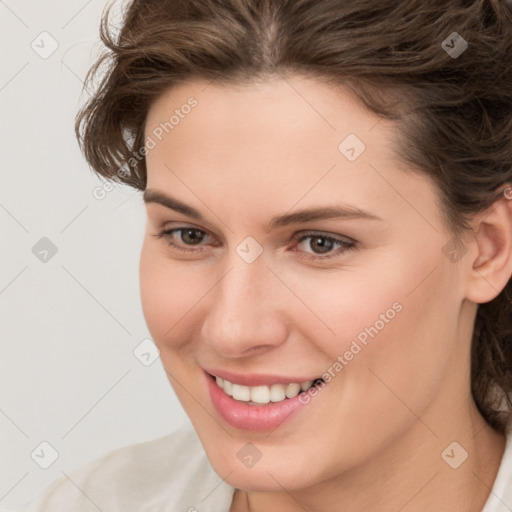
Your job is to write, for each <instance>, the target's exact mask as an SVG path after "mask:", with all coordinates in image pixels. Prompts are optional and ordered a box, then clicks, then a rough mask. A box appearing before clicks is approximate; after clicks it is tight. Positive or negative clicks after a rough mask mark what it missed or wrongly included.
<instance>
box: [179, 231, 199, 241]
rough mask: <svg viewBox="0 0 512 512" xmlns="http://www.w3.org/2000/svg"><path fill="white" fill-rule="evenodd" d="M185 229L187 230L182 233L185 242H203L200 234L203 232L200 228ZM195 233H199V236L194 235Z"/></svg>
mask: <svg viewBox="0 0 512 512" xmlns="http://www.w3.org/2000/svg"><path fill="white" fill-rule="evenodd" d="M184 231H185V232H184V234H183V235H182V238H183V241H184V242H186V243H192V244H197V243H199V242H201V240H202V236H201V235H200V233H201V232H200V231H199V230H198V229H186V230H184ZM194 234H196V235H197V234H199V236H194Z"/></svg>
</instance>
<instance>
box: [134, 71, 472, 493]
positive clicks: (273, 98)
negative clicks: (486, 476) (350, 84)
mask: <svg viewBox="0 0 512 512" xmlns="http://www.w3.org/2000/svg"><path fill="white" fill-rule="evenodd" d="M378 121H379V119H378V118H376V117H374V116H373V115H371V114H369V113H368V112H367V111H365V110H364V109H363V108H361V107H360V106H358V104H356V103H355V102H354V100H353V99H352V98H351V97H350V96H349V95H348V94H347V93H345V92H343V91H341V90H337V91H336V90H334V89H332V88H329V87H328V86H327V85H325V84H320V83H316V82H314V81H312V80H309V79H306V78H301V77H298V76H295V77H291V78H289V79H287V80H283V79H275V80H269V81H267V82H263V83H258V84H256V83H255V84H251V85H244V86H235V85H227V86H222V85H215V84H208V83H205V82H202V81H193V82H190V83H189V84H183V85H180V86H178V87H175V88H173V89H171V90H169V91H168V92H166V93H165V94H164V95H163V96H161V97H160V98H159V99H158V100H157V101H156V102H155V103H154V104H153V105H152V108H151V109H150V112H149V116H148V119H147V124H146V137H147V139H146V142H147V157H146V158H147V168H148V183H147V190H146V193H145V194H146V195H145V199H146V205H147V217H148V222H147V232H146V235H145V239H144V244H143V249H142V255H141V262H140V280H141V293H142V305H143V310H144V315H145V318H146V321H147V324H148V327H149V330H150V332H151V335H152V337H153V339H154V342H155V343H156V345H157V346H158V348H159V349H160V351H161V360H162V363H163V365H164V367H165V370H166V372H167V375H168V377H169V380H170V382H171V384H172V386H173V388H174V390H175V392H176V394H177V395H178V397H179V399H180V401H181V403H182V405H183V407H184V408H185V410H186V412H187V413H188V415H189V417H190V419H191V421H192V423H193V425H194V427H195V429H196V431H197V433H198V435H199V437H200V439H201V442H202V443H203V445H204V448H205V450H206V453H207V455H208V457H209V459H210V462H211V463H212V465H213V466H214V468H215V469H216V471H217V472H218V473H219V475H221V476H223V477H224V476H226V475H227V476H226V480H227V482H228V483H230V484H231V485H234V486H236V487H240V488H245V489H261V490H263V489H267V490H271V489H275V490H281V489H282V488H285V489H288V490H290V489H298V488H305V487H308V486H311V485H314V484H318V483H320V482H325V481H327V480H329V479H332V478H333V477H335V476H336V475H340V474H342V473H343V472H344V471H346V470H349V469H351V470H354V469H355V468H356V467H360V468H361V467H362V466H363V465H364V464H368V463H370V462H371V461H377V460H378V459H379V457H382V456H383V454H385V453H386V454H388V455H389V453H390V451H393V450H397V451H396V455H397V456H399V455H398V453H399V451H398V448H399V447H402V448H403V447H404V446H408V449H409V451H408V452H407V453H409V454H414V453H415V451H416V449H419V447H420V446H429V447H431V446H432V445H433V444H434V446H436V447H438V449H439V451H437V452H433V454H432V459H433V460H434V458H435V460H436V461H437V460H438V461H439V463H440V464H443V462H442V461H441V458H440V453H441V451H442V450H443V449H444V448H445V447H446V446H447V445H448V444H449V442H450V441H452V440H453V439H452V437H451V435H452V434H453V430H451V429H450V428H449V427H447V424H448V423H449V422H450V421H452V419H451V418H452V417H453V418H455V419H453V421H456V415H448V414H447V413H448V412H452V411H453V410H454V409H453V408H454V407H457V406H458V405H459V404H460V403H461V401H463V400H465V399H466V398H467V396H468V395H467V394H468V392H469V389H468V386H469V380H468V373H467V372H468V366H467V365H466V364H461V360H462V361H467V360H468V359H467V358H466V355H467V347H468V344H469V341H468V339H469V338H468V337H469V336H470V334H471V330H470V328H469V327H468V326H469V325H470V319H471V314H472V311H471V310H470V307H469V306H468V303H467V301H464V283H465V281H464V277H463V274H462V272H461V265H460V264H458V263H457V261H456V260H458V258H459V257H460V256H461V255H457V254H454V253H452V252H450V250H449V248H450V238H451V236H450V234H449V232H448V231H447V229H446V228H445V225H444V222H443V217H442V215H441V212H440V209H439V203H438V201H437V193H436V189H435V187H434V185H433V184H432V183H431V182H430V181H429V180H428V179H427V178H426V177H425V176H423V175H418V174H413V173H412V172H410V171H408V170H404V168H403V166H402V167H401V166H400V165H399V162H398V157H397V155H396V154H394V152H393V151H394V149H395V148H396V135H395V134H394V132H393V130H392V126H391V125H390V124H388V123H387V122H385V121H381V122H378ZM363 144H364V145H363ZM166 197H167V198H168V200H164V198H166ZM165 202H167V206H166V205H164V204H163V203H165ZM180 205H182V206H180ZM184 205H186V206H184ZM171 230H174V231H171ZM162 231H167V234H164V235H163V236H160V237H159V236H158V235H159V234H161V232H162ZM447 243H448V245H447V246H446V245H445V244H447ZM447 248H448V249H447ZM461 358H462V359H461ZM211 375H213V376H217V377H219V376H220V377H222V378H223V379H224V380H227V381H228V384H225V383H223V382H220V384H221V385H222V389H221V387H219V386H218V385H217V383H216V382H215V381H214V379H213V377H211ZM322 377H323V382H322V383H320V384H318V386H317V388H315V389H312V390H310V391H309V392H308V393H306V394H301V395H298V396H295V397H294V395H296V394H297V388H298V386H297V385H298V384H302V383H305V382H307V381H313V380H315V379H318V378H322ZM291 383H292V385H291V386H288V384H291ZM293 383H295V385H293ZM233 384H235V386H233ZM306 385H307V384H306ZM306 385H305V386H306ZM230 393H234V394H235V398H233V397H230V396H229V394H230ZM286 393H288V395H289V396H290V398H284V397H286ZM283 398H284V399H283ZM268 400H271V401H270V402H269V403H265V402H267V401H268ZM272 400H275V401H272ZM249 402H250V403H249ZM409 456H410V457H411V458H414V455H409ZM387 460H389V458H387Z"/></svg>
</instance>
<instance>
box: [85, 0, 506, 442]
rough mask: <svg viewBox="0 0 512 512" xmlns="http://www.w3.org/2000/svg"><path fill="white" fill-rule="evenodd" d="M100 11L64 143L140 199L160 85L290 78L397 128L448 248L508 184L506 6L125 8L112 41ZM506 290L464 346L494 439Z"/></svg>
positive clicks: (199, 4) (472, 2)
mask: <svg viewBox="0 0 512 512" xmlns="http://www.w3.org/2000/svg"><path fill="white" fill-rule="evenodd" d="M109 14H110V9H107V10H106V11H105V13H104V15H103V18H102V25H101V30H100V33H101V39H102V41H103V43H104V44H105V45H106V47H107V51H106V52H105V53H104V55H103V56H102V57H101V58H100V59H99V60H98V61H97V62H96V64H95V66H93V68H92V69H91V70H90V72H89V74H88V77H87V84H88V85H93V86H94V88H95V92H94V94H93V95H92V97H91V98H90V99H89V100H88V102H87V103H86V104H85V106H84V107H83V109H82V110H81V111H80V112H79V114H78V116H77V120H76V133H77V136H78V138H79V141H80V144H81V148H82V150H83V152H84V154H85V157H86V159H87V161H88V162H89V163H90V165H91V166H92V168H93V169H94V170H95V171H96V172H97V173H98V174H99V175H101V176H103V177H106V178H108V179H110V180H114V181H117V182H122V183H125V184H128V185H130V186H132V187H135V188H136V189H138V190H144V189H145V187H146V162H145V158H144V157H143V156H141V148H144V144H145V134H144V133H145V132H144V130H145V121H146V116H147V113H148V110H149V108H150V106H151V105H152V103H153V102H154V101H155V100H156V99H157V97H158V96H159V95H161V94H162V93H163V92H164V91H166V90H168V89H169V88H170V87H171V86H173V85H176V84H179V83H180V82H181V83H183V82H185V81H187V80H188V79H193V78H200V79H206V80H212V81H214V80H215V81H217V82H220V83H227V84H229V83H234V82H244V81H245V82H250V81H254V80H258V79H265V78H266V77H269V76H272V75H276V74H277V75H284V74H287V73H292V74H293V73H295V74H302V75H307V76H314V77H317V78H318V79H322V80H325V81H327V82H329V83H332V84H334V85H340V86H343V87H349V88H350V89H351V90H352V91H353V93H354V94H355V95H356V97H357V98H358V99H359V100H360V101H361V102H362V103H363V104H364V105H365V106H366V107H367V108H368V109H369V110H370V111H372V112H374V113H376V114H378V115H379V116H381V117H382V118H385V119H389V120H393V121H396V126H397V127H398V129H399V134H400V136H399V137H398V138H399V141H398V143H397V144H398V147H399V150H398V151H397V156H398V158H400V159H401V161H403V162H404V163H405V164H406V165H409V166H410V167H411V166H412V169H413V170H415V171H416V172H421V173H424V174H426V175H428V176H430V177H431V178H432V179H433V180H434V182H435V183H436V184H437V186H438V190H439V197H440V205H441V207H442V209H443V212H444V213H445V218H446V221H447V225H448V226H449V227H450V228H451V231H452V232H453V234H454V240H460V237H459V235H461V234H462V233H463V232H464V231H468V230H469V223H468V221H469V219H470V218H471V216H472V215H473V214H475V213H478V212H481V211H483V210H485V209H486V208H488V207H489V206H491V205H492V204H493V203H494V201H496V200H497V199H498V197H500V193H501V191H502V188H503V186H504V185H506V184H508V183H510V182H512V7H511V4H510V2H509V1H507V0H452V1H450V2H447V1H446V0H428V1H425V0H407V1H405V0H404V1H397V0H380V1H375V0H134V1H131V2H130V3H129V4H128V6H127V8H126V11H125V12H124V15H123V21H122V24H121V27H120V30H119V31H116V30H115V29H114V28H112V26H111V24H110V16H109ZM455 32H456V33H457V34H454V33H455ZM465 43H467V48H465V46H464V44H465ZM464 48H465V50H464V51H462V53H460V54H457V52H455V50H457V49H459V50H460V49H462V50H463V49H464ZM451 49H452V50H453V51H452V52H451V53H450V50H451ZM454 52H455V53H454ZM95 77H99V83H98V84H95V85H94V81H95ZM142 153H143V151H142ZM500 187H501V190H500ZM511 292H512V281H511V280H509V282H508V284H507V285H506V287H505V289H504V290H503V291H502V292H501V293H500V294H499V295H498V296H497V297H496V298H495V299H494V300H492V301H490V302H488V303H486V304H480V305H479V306H478V311H477V317H476V321H475V326H474V334H473V340H472V354H471V390H472V395H473V397H474V400H475V402H476V405H477V407H478V409H479V411H480V412H481V414H482V415H483V417H484V418H485V420H486V421H487V422H488V423H489V424H490V425H491V426H492V427H493V428H495V429H496V430H498V431H500V432H505V429H506V426H507V423H508V421H509V419H510V416H511V414H510V408H509V406H512V404H511V402H510V398H509V396H508V393H510V392H511V391H512V308H511ZM496 386H498V387H496ZM500 389H501V390H503V391H505V392H506V395H505V396H504V397H500V396H498V395H497V394H496V393H494V391H495V390H500ZM503 398H505V400H506V401H505V404H506V405H507V407H506V408H502V409H500V406H499V403H500V399H503Z"/></svg>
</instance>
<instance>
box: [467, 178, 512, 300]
mask: <svg viewBox="0 0 512 512" xmlns="http://www.w3.org/2000/svg"><path fill="white" fill-rule="evenodd" d="M507 190H510V187H508V188H504V193H503V195H502V196H501V197H500V198H499V199H498V200H496V201H495V202H494V203H493V204H492V205H491V206H490V207H489V208H488V209H487V210H486V211H485V212H482V213H480V214H478V215H477V216H475V220H474V225H473V228H474V230H473V240H474V243H475V247H476V249H477V253H476V255H475V256H474V257H473V260H472V261H470V262H469V263H470V264H471V268H470V269H469V272H470V275H469V280H468V292H467V298H468V299H469V300H471V301H473V302H475V303H477V304H483V303H486V302H489V301H491V300H493V299H494V298H495V297H497V296H498V295H499V294H500V293H501V291H502V290H503V288H505V286H506V285H507V283H508V281H509V280H510V277H511V275H512V198H511V197H510V195H507V193H506V191H507Z"/></svg>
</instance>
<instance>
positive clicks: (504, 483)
mask: <svg viewBox="0 0 512 512" xmlns="http://www.w3.org/2000/svg"><path fill="white" fill-rule="evenodd" d="M511 506H512V425H511V424H509V425H508V426H507V440H506V444H505V451H504V452H503V456H502V458H501V463H500V467H499V469H498V474H497V475H496V479H495V480H494V484H493V487H492V490H491V492H490V494H489V498H488V499H487V502H486V503H485V506H484V508H483V510H482V512H509V511H510V510H511V509H510V507H511Z"/></svg>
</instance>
